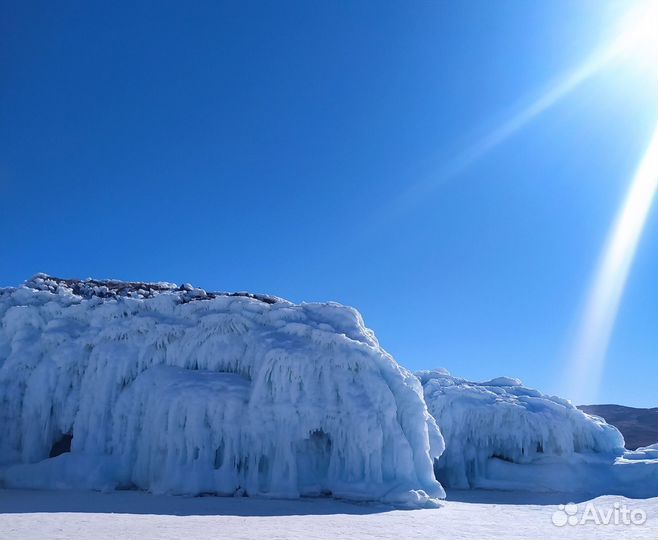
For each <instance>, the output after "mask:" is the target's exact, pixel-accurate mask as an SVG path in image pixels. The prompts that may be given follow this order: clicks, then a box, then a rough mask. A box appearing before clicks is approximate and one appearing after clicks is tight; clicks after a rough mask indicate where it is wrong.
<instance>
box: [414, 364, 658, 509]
mask: <svg viewBox="0 0 658 540" xmlns="http://www.w3.org/2000/svg"><path fill="white" fill-rule="evenodd" d="M417 376H418V377H419V379H420V380H421V382H422V384H423V388H424V392H425V400H426V402H427V405H428V408H429V410H430V413H431V414H432V415H433V416H434V418H435V419H436V421H437V423H438V424H439V426H440V427H441V431H442V433H443V436H444V437H445V441H446V451H445V452H444V454H443V455H442V456H441V458H440V459H439V460H438V464H437V466H436V471H437V476H438V478H439V479H440V480H441V482H442V483H443V484H444V485H445V486H446V487H448V488H451V487H453V488H469V487H470V488H487V489H510V490H530V491H562V492H572V493H581V494H582V493H586V494H589V495H590V496H595V495H604V494H605V495H609V494H620V495H626V496H631V497H652V496H656V495H658V459H657V457H658V456H657V454H658V449H657V448H656V447H655V445H654V447H648V448H644V449H638V450H637V451H635V452H629V451H626V450H625V449H624V440H623V437H622V435H621V433H619V431H618V430H617V429H616V428H615V427H613V426H611V425H609V424H607V423H606V422H605V421H604V420H603V419H602V418H599V417H597V416H592V415H588V414H585V413H584V412H582V411H580V410H579V409H577V408H576V407H574V406H573V405H572V404H571V403H570V402H569V401H567V400H565V399H561V398H558V397H555V396H546V395H544V394H542V393H541V392H539V391H537V390H534V389H531V388H527V387H525V386H523V385H522V383H521V381H519V380H518V379H512V378H509V377H499V378H496V379H493V380H491V381H487V382H483V383H476V382H472V381H467V380H465V379H461V378H458V377H453V376H451V375H450V374H449V373H448V372H447V371H446V370H445V369H440V370H434V371H423V372H419V373H417Z"/></svg>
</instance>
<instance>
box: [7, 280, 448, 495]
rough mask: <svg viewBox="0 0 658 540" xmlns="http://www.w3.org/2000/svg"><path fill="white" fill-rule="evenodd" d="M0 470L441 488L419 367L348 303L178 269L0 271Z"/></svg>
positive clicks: (241, 486) (125, 479)
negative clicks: (154, 276)
mask: <svg viewBox="0 0 658 540" xmlns="http://www.w3.org/2000/svg"><path fill="white" fill-rule="evenodd" d="M0 432H1V433H2V437H0V485H2V486H4V487H9V488H11V487H23V488H25V487H27V488H46V489H53V488H57V489H60V488H61V489H66V488H78V489H102V490H111V489H126V488H137V489H144V490H149V491H152V492H155V493H169V494H187V495H198V494H202V493H213V494H218V495H243V494H248V495H255V496H262V497H285V498H295V497H300V496H304V495H309V496H316V495H333V496H336V497H341V498H348V499H360V500H378V501H384V502H389V503H392V504H396V505H401V506H416V507H417V506H424V505H428V504H429V505H433V504H435V501H434V498H437V497H442V496H444V493H443V489H442V488H441V486H440V485H439V483H438V482H437V481H436V479H435V477H434V471H433V462H434V459H435V458H436V457H438V456H439V455H440V454H441V452H442V450H443V439H442V438H441V433H440V431H439V429H438V428H437V426H436V423H435V422H434V419H433V418H432V417H431V416H430V415H429V413H428V411H427V408H426V406H425V402H424V400H423V391H422V388H421V385H420V384H419V382H418V379H416V377H414V376H413V375H412V374H411V373H410V372H409V371H407V370H406V369H404V368H402V367H401V366H399V365H398V364H397V363H396V362H395V360H394V359H393V358H392V357H391V356H390V355H389V354H387V353H386V352H385V351H384V350H383V349H382V348H381V347H380V346H379V343H378V342H377V339H376V338H375V335H374V334H373V332H372V331H370V330H368V329H367V328H366V327H365V325H364V323H363V319H362V318H361V315H359V313H358V312H357V311H356V310H354V309H352V308H349V307H345V306H341V305H339V304H335V303H326V304H293V303H291V302H287V301H285V300H283V299H280V298H276V297H272V296H263V295H254V294H249V293H220V292H209V291H204V290H202V289H197V288H194V287H192V286H191V285H181V286H176V285H173V284H170V283H142V282H122V281H108V280H102V281H101V280H91V279H90V280H84V281H79V280H68V279H59V278H54V277H50V276H46V275H43V274H39V275H37V276H35V277H34V278H32V279H31V280H29V281H27V282H26V283H25V284H24V285H23V286H21V287H17V288H4V289H2V288H0Z"/></svg>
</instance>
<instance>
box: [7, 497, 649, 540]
mask: <svg viewBox="0 0 658 540" xmlns="http://www.w3.org/2000/svg"><path fill="white" fill-rule="evenodd" d="M568 500H569V499H563V498H560V495H558V494H550V495H549V494H543V495H539V494H522V493H513V492H504V493H501V492H493V491H480V490H470V491H451V492H449V493H448V500H446V501H444V502H442V503H441V504H442V507H441V508H438V509H422V510H392V509H391V508H390V507H388V506H384V505H381V504H356V503H348V502H341V501H337V500H332V499H298V500H271V499H267V500H265V499H255V498H227V497H172V496H158V495H148V494H146V493H141V492H134V491H124V492H114V493H99V492H87V491H26V490H0V540H5V539H7V540H9V539H16V540H19V539H20V540H32V539H34V540H37V539H38V540H51V539H67V540H76V539H80V540H88V539H90V538H94V539H95V540H103V539H116V538H121V539H122V540H131V539H135V540H149V539H169V538H194V539H200V540H201V539H207V538H208V539H209V538H223V539H250V540H251V539H284V538H285V539H296V538H300V539H302V538H303V539H305V540H314V539H317V540H319V539H340V538H350V539H352V538H354V539H359V540H365V539H369V538H378V539H381V538H383V539H386V538H391V539H396V540H397V539H400V538H419V539H424V540H430V539H439V538H440V539H467V538H473V539H478V540H483V539H487V538H505V539H515V538H519V539H532V540H538V539H542V538H547V539H561V538H574V539H578V540H588V539H596V540H599V539H605V538H611V539H612V538H614V539H625V538H652V539H655V538H656V537H657V536H658V516H657V509H658V499H656V498H654V499H641V500H638V499H627V498H624V497H616V496H605V497H599V498H597V499H594V500H593V501H591V505H590V507H591V508H593V510H590V514H589V515H590V516H591V517H592V519H593V516H594V515H595V514H592V513H591V512H596V516H598V519H599V520H601V519H604V518H605V517H606V515H608V514H609V513H611V512H612V513H611V514H610V516H611V521H612V522H613V523H612V524H607V525H605V524H596V523H594V522H590V523H588V524H576V525H570V524H564V525H561V526H557V525H554V524H553V520H554V519H555V521H557V522H558V523H562V522H563V521H564V519H566V518H567V514H566V513H565V512H564V511H561V510H560V509H559V507H558V504H559V502H560V501H562V502H566V501H568ZM587 504H588V503H587V502H580V503H579V504H578V507H577V513H576V514H575V516H574V517H575V518H576V519H577V520H578V521H580V520H581V519H582V516H583V515H584V512H586V511H587V508H588V506H587ZM615 505H618V507H619V508H617V509H616V508H615ZM624 508H625V509H627V510H628V511H634V512H635V518H636V519H638V517H641V515H646V521H645V522H644V523H643V524H638V525H634V524H623V523H621V521H622V519H621V517H619V519H618V522H619V524H617V525H615V524H614V519H615V518H614V512H615V510H617V512H621V511H622V510H623V509H624ZM568 510H571V508H568ZM641 512H644V513H645V514H641ZM617 515H618V516H620V514H619V513H618V514H617ZM561 519H562V521H560V520H561Z"/></svg>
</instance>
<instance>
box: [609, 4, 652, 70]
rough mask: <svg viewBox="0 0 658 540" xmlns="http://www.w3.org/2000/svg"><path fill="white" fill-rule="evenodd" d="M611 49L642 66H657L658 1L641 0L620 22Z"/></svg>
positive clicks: (614, 52)
mask: <svg viewBox="0 0 658 540" xmlns="http://www.w3.org/2000/svg"><path fill="white" fill-rule="evenodd" d="M618 36H619V37H618V38H617V39H616V40H615V41H614V43H613V45H612V48H611V51H612V52H613V54H615V55H620V56H622V57H623V58H624V60H630V61H633V62H637V63H639V64H640V65H642V66H643V67H649V68H653V69H655V68H656V67H657V66H658V1H646V2H642V3H641V4H639V5H638V6H636V7H635V8H634V9H631V10H630V12H629V13H628V14H626V15H625V16H624V17H623V18H622V19H621V22H620V25H619V30H618Z"/></svg>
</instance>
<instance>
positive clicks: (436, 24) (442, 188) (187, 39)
mask: <svg viewBox="0 0 658 540" xmlns="http://www.w3.org/2000/svg"><path fill="white" fill-rule="evenodd" d="M138 4H139V5H138V6H131V5H130V3H122V2H118V3H112V5H111V6H110V5H109V4H107V5H105V6H103V5H101V3H98V4H97V5H95V6H88V5H87V3H85V2H68V3H67V2H62V3H58V4H57V6H55V5H53V4H50V3H48V2H39V3H34V2H14V3H12V4H11V5H8V4H6V5H5V6H4V7H3V17H2V18H1V19H0V36H2V38H1V39H2V44H1V46H0V79H1V80H2V84H1V85H0V148H1V150H0V188H1V190H2V191H1V193H2V197H1V198H0V227H1V230H2V235H1V236H0V253H1V254H2V258H1V259H0V260H1V264H0V283H1V284H2V285H17V284H19V283H21V282H22V281H24V280H25V279H27V278H28V277H30V276H31V275H33V274H34V273H36V272H39V271H42V272H47V273H50V274H54V275H59V276H65V277H88V276H94V277H114V278H121V279H139V280H166V281H174V282H191V283H193V284H195V285H198V286H201V287H204V288H207V289H214V290H250V291H255V292H267V293H272V294H276V295H279V296H283V297H286V298H289V299H291V300H294V301H302V300H305V301H324V300H336V301H340V302H343V303H346V304H350V305H353V306H355V307H357V308H358V309H359V310H360V311H361V312H362V313H363V315H364V318H365V320H366V323H367V324H368V326H370V327H371V328H373V329H374V330H375V332H376V333H377V335H378V337H379V339H380V341H381V343H382V345H383V346H384V347H385V348H386V349H387V350H388V351H390V352H391V353H392V354H393V355H394V356H395V357H396V359H397V360H398V361H399V362H400V363H402V364H403V365H405V366H407V367H409V368H411V369H421V368H430V367H435V366H445V367H447V368H448V369H450V370H451V371H452V372H453V373H455V374H457V375H461V376H464V377H468V378H473V379H486V378H490V377H493V376H497V375H503V374H505V375H513V376H517V377H520V378H521V379H523V380H524V381H525V382H526V383H527V384H529V385H531V386H535V387H538V388H540V389H542V390H544V391H547V392H550V393H561V392H563V391H564V388H566V386H565V378H566V377H567V373H568V366H567V365H565V362H566V359H567V358H568V351H569V350H570V347H571V344H572V342H573V340H574V333H575V332H576V331H577V326H578V319H579V316H580V313H581V308H582V305H583V302H584V300H585V297H586V294H587V290H588V288H589V286H590V283H591V280H592V276H593V274H594V272H595V270H596V264H597V261H598V259H599V257H600V253H601V250H602V248H603V246H604V243H605V240H606V237H607V235H608V230H609V228H610V226H611V223H612V222H613V220H614V217H615V214H616V212H617V210H618V208H619V206H620V204H621V202H622V200H623V198H624V195H625V194H626V191H627V190H628V187H629V183H630V180H631V177H632V174H633V171H634V168H635V166H636V165H637V163H638V161H639V160H640V158H641V157H642V154H643V152H644V150H645V148H646V145H647V143H648V140H649V138H650V136H651V133H652V130H653V127H654V126H655V123H656V118H657V117H658V111H657V104H656V91H657V89H656V79H655V73H654V75H653V76H652V74H651V73H649V74H647V73H646V72H645V71H642V70H641V69H639V68H638V67H637V66H636V65H634V64H633V62H612V63H611V64H610V65H608V66H605V67H604V68H603V69H601V70H600V71H598V72H596V73H595V74H593V75H592V76H591V77H589V78H588V79H587V80H585V81H583V82H582V84H580V85H578V86H577V87H576V88H574V89H573V91H571V92H570V93H568V94H567V95H565V96H564V97H563V98H562V99H560V100H559V101H558V102H557V103H555V104H554V105H553V106H551V107H550V108H548V109H547V110H545V111H543V112H542V113H541V114H539V115H538V116H537V117H536V118H533V119H532V120H531V121H530V122H528V123H527V124H526V125H524V126H522V127H521V128H520V129H519V130H517V131H516V132H515V133H513V134H511V135H510V136H509V137H508V138H507V139H506V140H504V141H502V142H501V143H500V144H498V145H497V146H495V147H493V148H490V149H489V150H488V151H487V152H484V153H482V154H481V155H479V156H477V159H472V160H470V161H467V162H465V163H462V161H463V159H462V157H463V156H464V152H466V153H467V155H468V149H469V148H472V147H473V145H477V144H478V142H479V141H482V140H483V138H486V136H487V134H488V133H490V132H491V131H492V130H495V129H496V127H497V126H499V125H501V124H503V123H505V121H506V120H507V119H509V118H510V117H513V116H514V115H515V114H516V113H518V111H519V110H522V109H523V108H524V107H525V106H526V105H528V104H529V103H532V101H533V100H535V99H537V98H538V97H540V96H541V95H543V93H544V92H546V91H547V90H548V89H550V88H551V87H552V85H554V84H556V82H559V81H560V80H561V78H563V77H564V76H566V75H567V74H569V73H570V72H571V71H572V70H573V69H575V68H577V67H578V66H579V65H580V64H581V63H582V62H583V61H585V60H586V59H587V58H588V57H589V56H590V55H591V54H592V53H593V51H595V50H597V49H599V48H601V47H602V46H605V45H606V43H608V42H610V40H612V38H613V37H614V35H615V32H616V30H615V29H616V26H617V24H618V21H619V19H620V17H621V14H622V11H624V10H626V8H627V7H628V6H630V5H631V4H630V3H621V2H610V3H606V2H603V1H598V0H597V1H593V0H592V1H579V2H575V1H563V0H551V1H522V0H516V1H497V2H489V1H465V2H385V3H382V2H377V3H375V2H228V3H220V2H207V3H204V2H197V3H194V6H192V7H190V6H186V5H184V3H171V4H166V3H150V2H149V3H146V2H138ZM649 71H651V70H649ZM460 160H461V161H460ZM455 163H461V166H459V167H455ZM450 170H454V174H452V175H448V176H446V171H450ZM419 185H421V186H426V185H429V186H431V188H428V189H422V190H418V186H419ZM410 192H411V193H416V196H412V197H409V193H410ZM657 220H658V217H657V211H656V203H655V201H654V203H653V206H652V208H651V211H650V214H649V218H648V222H647V226H646V227H645V229H644V232H643V235H642V238H641V240H640V243H639V247H638V250H637V254H636V257H635V260H634V263H633V266H632V269H631V273H630V276H629V280H628V284H627V287H626V290H625V293H624V296H623V300H622V303H621V307H620V310H619V314H618V318H617V323H616V325H615V329H614V333H613V336H612V341H611V344H610V348H609V351H608V355H607V359H606V364H605V371H604V377H603V381H602V386H601V389H600V393H599V396H598V399H597V400H598V401H599V402H617V403H623V404H629V405H637V406H655V405H656V400H657V395H656V380H657V379H658V366H657V363H656V357H657V354H658V345H657V336H656V328H657V326H658V320H657V312H656V311H657V310H656V298H657V296H658V290H657V284H656V275H657V273H658V261H657V258H658V257H657V254H656V244H657V242H658V238H657V236H658V234H657V227H656V223H657ZM566 397H569V396H566Z"/></svg>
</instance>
